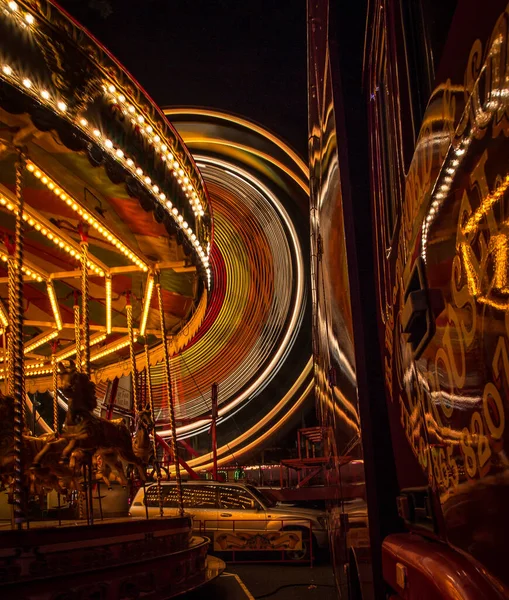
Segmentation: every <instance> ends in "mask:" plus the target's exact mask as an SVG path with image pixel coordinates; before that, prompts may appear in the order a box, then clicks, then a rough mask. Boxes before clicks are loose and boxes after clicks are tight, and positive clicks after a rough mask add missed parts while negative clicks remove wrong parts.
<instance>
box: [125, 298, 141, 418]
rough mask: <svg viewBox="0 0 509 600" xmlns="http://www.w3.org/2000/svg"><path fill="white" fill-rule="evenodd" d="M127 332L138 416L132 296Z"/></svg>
mask: <svg viewBox="0 0 509 600" xmlns="http://www.w3.org/2000/svg"><path fill="white" fill-rule="evenodd" d="M125 308H126V312H127V332H128V335H129V356H130V359H131V382H132V388H133V407H134V414H135V416H136V417H137V416H138V414H139V412H140V404H139V402H140V397H139V393H138V367H137V366H136V356H135V354H134V332H133V306H132V304H131V300H130V297H129V296H128V297H127V305H126V307H125Z"/></svg>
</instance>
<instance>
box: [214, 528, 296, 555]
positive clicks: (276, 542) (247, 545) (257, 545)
mask: <svg viewBox="0 0 509 600" xmlns="http://www.w3.org/2000/svg"><path fill="white" fill-rule="evenodd" d="M214 550H215V551H216V552H231V551H235V552H253V551H265V552H267V551H278V552H281V551H282V550H287V551H297V550H302V531H242V530H239V531H237V530H235V531H231V532H230V531H228V532H224V531H215V532H214Z"/></svg>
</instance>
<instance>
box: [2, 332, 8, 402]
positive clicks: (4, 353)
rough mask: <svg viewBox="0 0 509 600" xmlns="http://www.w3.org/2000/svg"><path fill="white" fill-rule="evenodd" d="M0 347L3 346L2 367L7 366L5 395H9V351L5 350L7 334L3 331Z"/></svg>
mask: <svg viewBox="0 0 509 600" xmlns="http://www.w3.org/2000/svg"><path fill="white" fill-rule="evenodd" d="M2 345H3V358H4V365H7V377H6V378H5V394H8V393H9V391H8V390H9V365H8V361H9V350H8V348H7V333H6V331H5V329H2Z"/></svg>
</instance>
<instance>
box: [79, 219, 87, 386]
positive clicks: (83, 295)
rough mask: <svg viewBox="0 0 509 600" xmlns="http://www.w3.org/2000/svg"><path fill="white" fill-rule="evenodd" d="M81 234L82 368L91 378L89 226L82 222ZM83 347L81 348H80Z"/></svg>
mask: <svg viewBox="0 0 509 600" xmlns="http://www.w3.org/2000/svg"><path fill="white" fill-rule="evenodd" d="M79 232H80V236H81V242H80V246H81V313H82V314H81V318H82V325H83V329H82V333H83V340H80V343H81V341H82V342H83V356H82V359H83V368H82V369H80V370H81V371H82V372H83V373H85V374H86V375H87V377H89V378H90V314H89V307H88V296H89V294H88V231H87V228H86V227H85V226H84V225H83V224H80V228H79ZM80 349H81V348H80Z"/></svg>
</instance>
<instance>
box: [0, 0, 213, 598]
mask: <svg viewBox="0 0 509 600" xmlns="http://www.w3.org/2000/svg"><path fill="white" fill-rule="evenodd" d="M0 40H1V42H0V211H1V214H2V218H1V222H0V233H1V235H0V238H1V244H0V259H1V262H0V268H2V269H3V273H0V296H1V299H2V301H1V302H0V321H1V325H2V335H1V340H2V343H1V344H0V348H1V350H0V378H1V379H2V381H3V390H2V391H3V394H4V395H3V396H2V397H1V398H0V428H1V439H2V445H1V447H0V476H1V482H2V486H4V488H6V489H7V490H8V492H9V499H10V502H11V505H12V509H13V511H12V512H13V514H12V529H13V530H11V531H10V530H9V529H10V528H11V523H10V522H8V523H5V524H3V526H2V528H1V530H0V548H1V559H0V562H1V566H2V568H1V569H0V573H1V574H0V593H1V594H2V595H4V594H5V597H12V594H13V593H14V590H16V594H21V595H22V596H23V597H26V598H30V599H34V600H35V599H43V598H44V599H49V598H51V599H57V598H62V599H63V598H64V597H65V598H67V597H68V595H69V594H71V595H74V596H78V595H79V596H80V597H81V596H82V595H87V597H91V596H92V595H94V594H96V595H97V597H101V598H105V599H106V598H108V599H109V598H111V599H113V598H123V597H127V595H129V597H131V596H132V594H139V593H141V592H144V593H146V594H147V595H146V597H147V598H154V599H155V598H162V597H164V598H166V597H169V596H172V595H174V594H177V593H181V592H182V591H185V590H188V589H191V588H193V587H196V586H197V585H201V584H202V583H204V582H206V581H207V580H209V579H210V578H211V577H212V576H213V575H214V573H212V572H211V570H210V568H208V567H207V559H206V546H207V541H206V540H204V539H202V538H196V537H192V534H191V521H190V519H189V517H187V516H186V515H184V510H183V504H182V494H181V485H180V473H179V457H178V449H177V444H176V426H175V407H174V398H173V395H172V385H171V364H170V357H171V355H172V354H173V353H175V352H176V351H178V350H179V349H180V348H181V347H183V346H184V345H185V344H186V343H188V342H189V341H190V339H192V337H193V336H194V334H195V333H196V331H197V330H198V328H199V326H200V324H201V322H202V320H203V318H204V315H205V310H206V306H207V298H208V293H209V290H210V288H211V286H212V281H211V276H210V270H209V262H208V254H209V252H210V247H211V244H212V237H211V215H210V211H209V205H208V199H207V193H206V190H205V187H204V185H203V182H202V179H201V176H200V174H199V171H198V170H197V168H196V166H195V164H194V162H193V160H192V158H191V156H190V154H189V152H188V151H187V148H186V147H185V146H184V145H183V144H182V142H181V140H180V138H179V137H178V135H177V134H176V133H175V131H174V129H173V128H172V127H171V125H170V124H169V123H168V121H167V120H166V118H165V117H164V115H163V114H162V113H161V112H160V111H159V110H158V109H157V107H156V106H155V105H154V104H153V103H152V102H151V100H150V99H149V98H148V97H147V96H146V94H145V93H144V92H143V90H142V89H141V88H140V87H139V86H138V85H137V84H136V82H135V81H133V80H132V78H131V77H130V76H129V75H128V74H127V73H126V72H125V71H124V70H123V68H122V67H121V66H120V65H119V64H118V63H117V62H116V61H115V60H114V59H113V58H112V57H111V56H110V55H109V54H108V53H107V52H106V50H105V49H104V48H103V47H101V46H100V45H99V43H98V42H97V41H95V40H94V39H93V38H92V37H91V36H90V35H89V34H87V32H85V31H84V30H83V29H82V28H81V27H80V26H79V25H77V24H76V23H74V22H73V21H72V20H71V19H70V18H69V17H68V16H67V15H66V14H64V13H63V12H62V11H61V10H60V9H59V8H57V7H56V6H55V5H54V4H53V3H51V2H45V1H43V2H38V3H36V4H34V3H22V2H14V1H10V2H4V1H2V2H0ZM160 362H162V363H163V364H164V370H163V372H164V385H163V388H164V391H165V398H166V412H165V414H166V415H167V419H168V420H167V425H168V427H169V429H170V430H171V432H172V433H171V434H170V436H169V437H170V442H171V443H170V446H171V449H172V455H173V460H174V465H175V470H176V482H177V487H178V489H179V490H180V494H179V497H180V507H181V508H180V511H179V516H178V517H175V518H173V519H163V518H159V519H154V520H152V519H151V520H138V521H134V520H129V523H126V522H125V521H121V520H120V521H119V520H102V506H101V497H103V494H104V493H105V491H106V489H107V487H110V486H111V483H110V479H109V478H108V477H107V475H106V471H107V467H108V468H110V469H111V470H113V472H114V473H115V476H116V478H117V479H118V480H119V481H120V483H121V484H123V485H126V484H127V483H128V481H127V479H126V474H125V472H124V464H123V463H122V460H123V461H124V463H127V464H129V465H131V467H132V468H133V475H132V477H131V480H132V479H134V478H138V480H139V482H140V483H141V484H143V482H144V480H145V478H146V476H145V473H146V471H147V467H148V466H149V465H151V466H152V469H153V470H154V471H155V472H156V474H157V475H156V479H157V480H158V481H159V479H160V470H159V465H158V460H157V456H158V453H157V448H156V441H155V440H156V438H155V436H153V435H151V434H152V432H153V429H154V423H155V415H154V407H153V403H152V394H151V383H152V382H151V377H150V369H149V367H150V365H155V364H156V363H160ZM122 376H128V378H129V381H130V389H129V397H130V398H132V407H131V408H132V410H129V406H127V410H126V411H125V412H124V415H123V416H124V419H115V420H108V419H106V418H103V417H102V416H100V413H101V410H100V404H101V403H103V404H104V402H105V401H106V400H107V393H108V392H109V391H111V385H112V382H115V381H118V378H120V377H122ZM159 383H161V382H159ZM35 393H37V394H38V398H39V399H41V398H42V400H40V402H37V403H35V402H33V400H34V395H33V394H35ZM30 394H32V396H30ZM121 459H122V460H121ZM97 482H103V483H104V484H106V485H103V494H101V492H100V491H99V486H98V485H97V487H96V488H95V489H96V492H94V487H95V486H96V484H97ZM97 491H98V492H99V493H97ZM48 492H53V493H57V494H58V497H59V501H62V502H66V503H67V502H69V503H70V505H71V507H72V506H75V508H76V511H77V513H76V514H73V515H72V517H73V519H74V520H76V519H81V521H79V520H78V522H77V523H76V524H75V525H74V526H72V525H71V526H69V525H68V526H66V525H65V521H62V519H61V516H62V515H61V513H60V512H58V511H57V513H56V515H58V516H57V518H58V520H59V521H60V524H61V527H60V528H56V529H55V525H56V522H53V523H44V522H41V521H39V522H38V523H32V524H31V527H30V528H29V524H30V523H29V522H30V513H29V506H33V505H34V502H35V503H36V504H37V503H38V504H40V505H41V506H45V503H46V494H47V493H48ZM96 493H97V495H96ZM99 515H100V516H101V521H98V518H99ZM161 515H162V509H161ZM73 523H74V521H73ZM50 526H53V528H51V527H50ZM126 536H127V537H126ZM152 538H156V539H157V544H155V545H154V544H153V543H152V542H151V539H152ZM20 548H23V552H22V553H21V552H20V550H19V549H20ZM64 550H65V552H64ZM21 554H23V558H20V557H21ZM20 560H22V561H23V563H24V565H25V566H23V567H22V566H21V564H20V563H19V561H20ZM126 564H129V569H127V570H126V569H125V565H126ZM209 566H210V565H209ZM25 567H26V568H25ZM99 567H100V568H101V569H103V570H102V571H101V572H96V571H97V569H98V568H99ZM104 567H107V568H106V569H104ZM218 567H219V570H220V568H221V567H220V565H219V566H218ZM217 573H218V569H216V572H215V574H217ZM41 578H44V581H43V582H41ZM144 597H145V596H144Z"/></svg>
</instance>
